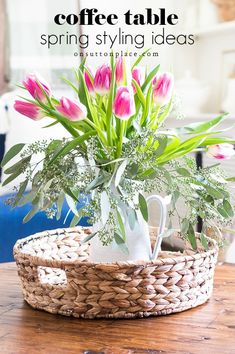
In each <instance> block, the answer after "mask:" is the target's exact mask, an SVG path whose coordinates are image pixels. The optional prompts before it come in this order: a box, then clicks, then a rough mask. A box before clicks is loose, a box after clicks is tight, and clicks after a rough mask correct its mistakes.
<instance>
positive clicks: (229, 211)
mask: <svg viewBox="0 0 235 354" xmlns="http://www.w3.org/2000/svg"><path fill="white" fill-rule="evenodd" d="M223 207H224V210H225V211H226V213H227V214H228V215H229V216H230V217H231V218H232V217H233V216H234V210H233V207H232V205H231V204H230V203H229V201H228V200H226V199H225V200H224V201H223Z"/></svg>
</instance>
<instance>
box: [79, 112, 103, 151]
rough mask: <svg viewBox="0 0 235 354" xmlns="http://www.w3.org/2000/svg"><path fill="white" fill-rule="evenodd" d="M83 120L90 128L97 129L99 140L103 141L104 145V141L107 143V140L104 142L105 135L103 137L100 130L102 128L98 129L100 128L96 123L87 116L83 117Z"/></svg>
mask: <svg viewBox="0 0 235 354" xmlns="http://www.w3.org/2000/svg"><path fill="white" fill-rule="evenodd" d="M83 121H84V122H86V123H87V124H89V125H90V126H91V127H92V128H94V129H95V130H96V131H97V134H98V136H99V138H100V140H101V141H102V143H103V144H104V145H106V143H107V142H106V137H105V135H104V133H103V132H102V130H100V128H99V127H97V125H96V124H94V123H93V122H92V121H91V120H90V119H88V118H85V119H83Z"/></svg>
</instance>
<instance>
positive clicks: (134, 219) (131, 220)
mask: <svg viewBox="0 0 235 354" xmlns="http://www.w3.org/2000/svg"><path fill="white" fill-rule="evenodd" d="M127 217H128V223H129V226H130V229H131V230H134V228H135V223H136V222H137V215H136V211H135V209H132V208H129V209H128V211H127Z"/></svg>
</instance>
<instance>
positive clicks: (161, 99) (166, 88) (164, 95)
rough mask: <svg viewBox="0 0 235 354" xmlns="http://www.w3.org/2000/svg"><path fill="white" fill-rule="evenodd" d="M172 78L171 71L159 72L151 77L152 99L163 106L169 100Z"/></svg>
mask: <svg viewBox="0 0 235 354" xmlns="http://www.w3.org/2000/svg"><path fill="white" fill-rule="evenodd" d="M173 84H174V78H173V76H172V74H171V73H161V74H160V73H159V74H158V75H157V76H156V77H155V78H154V79H153V99H154V102H155V103H156V104H158V105H160V106H164V105H166V104H167V103H169V101H170V100H171V97H172V91H173Z"/></svg>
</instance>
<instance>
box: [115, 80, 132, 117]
mask: <svg viewBox="0 0 235 354" xmlns="http://www.w3.org/2000/svg"><path fill="white" fill-rule="evenodd" d="M113 112H114V114H115V115H116V116H117V117H118V118H120V119H123V120H127V119H129V118H130V117H131V116H133V115H134V114H135V100H134V92H133V88H132V87H131V86H130V87H125V86H121V87H119V88H118V89H117V93H116V97H115V100H114V103H113Z"/></svg>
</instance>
